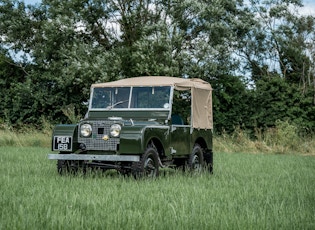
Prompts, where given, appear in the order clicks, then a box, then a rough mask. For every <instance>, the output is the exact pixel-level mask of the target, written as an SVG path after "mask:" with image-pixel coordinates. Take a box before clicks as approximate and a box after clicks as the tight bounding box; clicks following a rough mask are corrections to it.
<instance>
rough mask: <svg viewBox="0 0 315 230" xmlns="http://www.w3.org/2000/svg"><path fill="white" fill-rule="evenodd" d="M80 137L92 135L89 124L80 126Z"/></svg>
mask: <svg viewBox="0 0 315 230" xmlns="http://www.w3.org/2000/svg"><path fill="white" fill-rule="evenodd" d="M80 133H81V136H83V137H89V136H91V134H92V126H91V125H90V124H84V125H81V129H80Z"/></svg>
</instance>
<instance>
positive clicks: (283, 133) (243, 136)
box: [0, 121, 315, 156]
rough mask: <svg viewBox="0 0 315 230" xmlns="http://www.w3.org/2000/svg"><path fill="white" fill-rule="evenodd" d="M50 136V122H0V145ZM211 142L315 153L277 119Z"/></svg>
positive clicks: (246, 149)
mask: <svg viewBox="0 0 315 230" xmlns="http://www.w3.org/2000/svg"><path fill="white" fill-rule="evenodd" d="M51 135H52V125H51V124H49V123H48V122H45V121H43V122H42V128H41V129H40V130H38V129H35V128H34V127H27V126H26V127H24V128H23V129H19V130H14V129H13V128H12V127H10V126H8V125H4V124H2V125H1V124H0V146H20V147H22V146H25V147H50V145H51ZM213 144H214V147H213V149H214V152H226V153H235V152H243V153H255V154H257V153H272V154H302V155H314V156H315V139H314V137H313V138H311V137H301V136H300V135H299V134H298V130H297V128H296V127H295V126H294V125H292V124H290V123H289V122H287V121H285V122H282V121H278V122H277V126H276V127H274V128H272V129H267V130H265V131H264V132H262V131H261V130H260V129H257V130H256V132H255V138H252V137H251V136H250V135H249V134H248V133H247V132H246V131H244V130H241V129H236V130H235V131H234V133H232V134H230V135H227V134H223V135H220V136H214V140H213Z"/></svg>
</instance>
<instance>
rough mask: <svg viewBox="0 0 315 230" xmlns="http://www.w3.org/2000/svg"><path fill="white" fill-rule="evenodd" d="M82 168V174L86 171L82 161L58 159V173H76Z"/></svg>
mask: <svg viewBox="0 0 315 230" xmlns="http://www.w3.org/2000/svg"><path fill="white" fill-rule="evenodd" d="M80 168H82V172H83V174H85V173H86V167H85V165H84V164H83V161H71V160H58V161H57V171H58V173H59V174H60V175H67V174H76V173H77V172H78V170H79V169H80Z"/></svg>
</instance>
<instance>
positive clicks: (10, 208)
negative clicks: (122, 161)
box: [0, 147, 315, 229]
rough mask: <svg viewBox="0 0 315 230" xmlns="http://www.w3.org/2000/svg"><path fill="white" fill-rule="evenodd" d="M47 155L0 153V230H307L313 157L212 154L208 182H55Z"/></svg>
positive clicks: (171, 174)
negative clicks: (213, 167)
mask: <svg viewBox="0 0 315 230" xmlns="http://www.w3.org/2000/svg"><path fill="white" fill-rule="evenodd" d="M48 152H49V149H48V148H40V147H0V163H1V167H0V184H1V187H0V192H1V196H0V209H1V212H0V214H1V217H0V229H315V157H314V156H299V155H271V154H269V155H263V154H241V153H235V154H226V153H216V154H215V158H214V159H215V173H214V175H208V174H201V175H188V174H183V173H181V172H175V171H166V172H165V174H163V175H162V176H160V177H159V178H158V179H156V180H140V181H137V180H134V179H133V178H124V177H122V176H119V175H117V174H115V173H107V174H102V173H91V174H88V175H86V176H83V175H76V176H63V177H61V176H59V175H58V174H57V172H56V162H55V161H51V160H48V159H47V153H48Z"/></svg>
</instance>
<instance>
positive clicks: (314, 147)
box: [213, 121, 315, 156]
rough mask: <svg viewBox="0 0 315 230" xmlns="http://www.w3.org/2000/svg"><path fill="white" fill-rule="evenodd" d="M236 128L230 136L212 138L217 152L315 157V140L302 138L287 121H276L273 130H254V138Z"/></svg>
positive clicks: (309, 137) (295, 128)
mask: <svg viewBox="0 0 315 230" xmlns="http://www.w3.org/2000/svg"><path fill="white" fill-rule="evenodd" d="M251 136H252V134H251V135H250V134H249V133H247V132H246V131H244V130H242V129H239V128H237V129H236V130H235V131H234V132H233V133H232V134H231V135H227V134H223V135H220V136H216V137H215V138H214V141H213V144H214V150H215V151H217V152H227V153H233V152H246V153H272V154H303V155H314V156H315V139H314V137H311V136H302V135H299V133H298V128H297V127H296V126H295V125H293V124H290V123H289V122H288V121H277V122H276V126H275V127H274V128H269V129H266V130H265V131H262V130H261V129H256V132H255V138H252V137H251Z"/></svg>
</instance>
